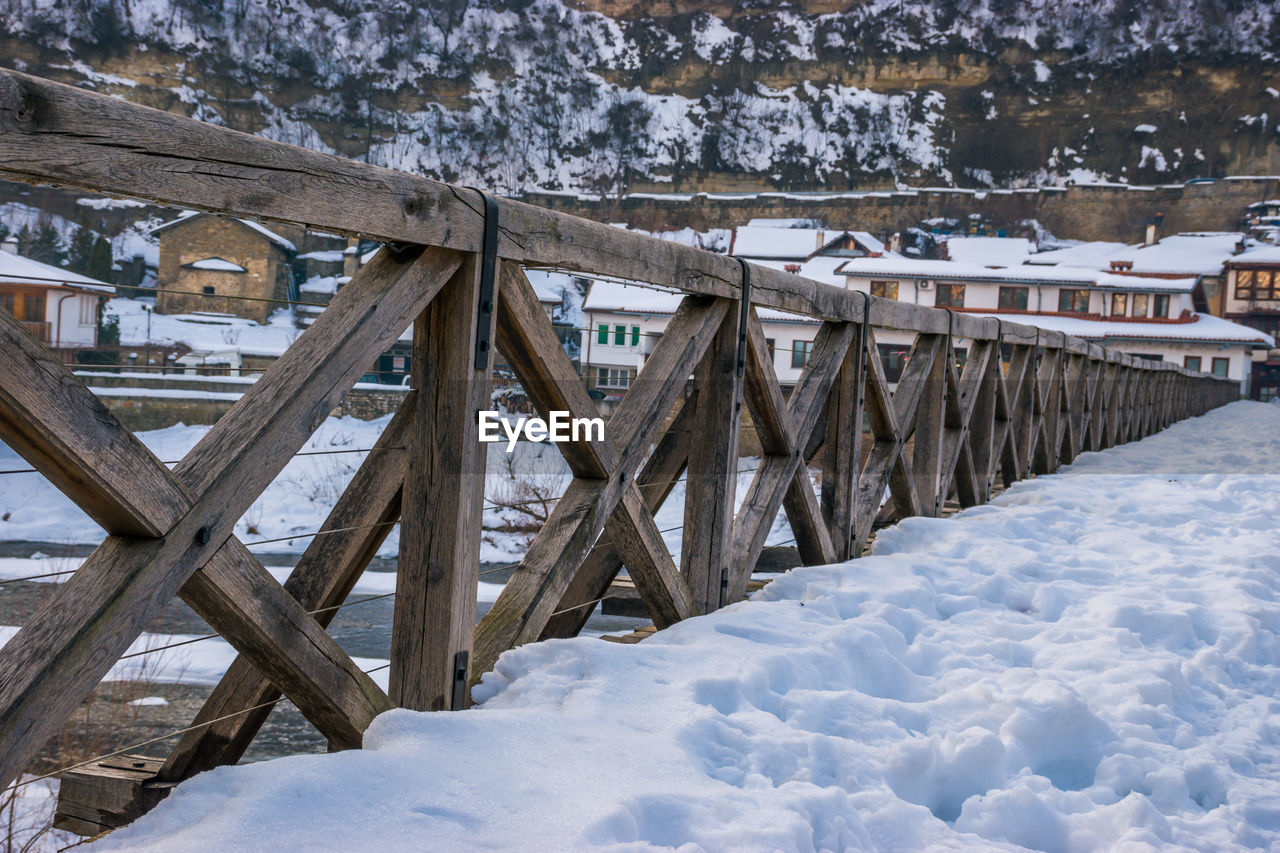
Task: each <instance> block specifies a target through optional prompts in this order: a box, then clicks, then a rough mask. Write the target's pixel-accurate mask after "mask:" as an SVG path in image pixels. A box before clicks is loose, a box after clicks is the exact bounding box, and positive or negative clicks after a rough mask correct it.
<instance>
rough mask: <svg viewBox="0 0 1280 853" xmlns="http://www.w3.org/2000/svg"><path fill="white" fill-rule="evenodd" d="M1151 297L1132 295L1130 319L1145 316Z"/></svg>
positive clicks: (1138, 294) (1141, 294) (1143, 294)
mask: <svg viewBox="0 0 1280 853" xmlns="http://www.w3.org/2000/svg"><path fill="white" fill-rule="evenodd" d="M1150 299H1151V297H1150V296H1149V295H1148V294H1146V293H1135V294H1133V310H1132V311H1130V312H1129V314H1130V316H1132V317H1145V316H1147V303H1148V302H1149V301H1150Z"/></svg>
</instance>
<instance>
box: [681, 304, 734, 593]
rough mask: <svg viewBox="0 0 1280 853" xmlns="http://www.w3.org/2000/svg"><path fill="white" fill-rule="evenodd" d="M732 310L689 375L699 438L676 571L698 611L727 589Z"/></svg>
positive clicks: (687, 488)
mask: <svg viewBox="0 0 1280 853" xmlns="http://www.w3.org/2000/svg"><path fill="white" fill-rule="evenodd" d="M735 308H736V309H737V310H735V311H730V312H728V313H726V315H725V318H724V320H722V321H721V323H720V329H719V331H718V332H717V333H716V336H715V339H714V340H713V341H712V342H711V346H710V348H708V350H707V354H706V355H705V356H704V357H703V359H702V363H701V364H699V365H698V370H697V373H696V374H695V375H694V387H695V388H696V389H697V392H698V402H697V406H698V413H697V419H698V424H699V425H700V427H701V429H700V434H699V440H698V441H695V442H693V443H692V444H691V445H690V446H689V465H688V469H687V470H686V473H685V499H684V535H683V537H682V538H681V540H680V541H681V553H680V570H681V572H682V573H683V574H684V576H685V578H686V579H687V580H688V582H689V589H690V590H691V591H692V593H693V597H694V601H695V602H696V603H697V606H698V609H699V610H700V611H701V612H703V613H710V612H712V611H713V610H718V609H719V608H720V607H722V606H724V604H726V603H727V598H726V596H727V595H728V588H729V572H730V562H729V561H730V556H729V554H730V541H729V540H730V536H731V535H732V532H733V509H734V505H735V504H734V499H735V496H736V494H737V488H738V435H739V433H740V432H741V426H742V376H741V375H739V374H738V373H737V360H738V324H739V319H738V312H739V311H741V310H742V309H741V308H740V307H738V306H735Z"/></svg>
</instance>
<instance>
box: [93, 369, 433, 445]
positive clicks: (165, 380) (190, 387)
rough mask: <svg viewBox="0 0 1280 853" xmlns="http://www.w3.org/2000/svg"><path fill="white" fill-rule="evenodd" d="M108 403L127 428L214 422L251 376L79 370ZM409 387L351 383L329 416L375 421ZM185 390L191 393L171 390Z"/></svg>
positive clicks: (397, 402) (391, 408) (393, 407)
mask: <svg viewBox="0 0 1280 853" xmlns="http://www.w3.org/2000/svg"><path fill="white" fill-rule="evenodd" d="M81 378H82V379H83V380H84V381H85V383H86V384H87V385H89V386H91V387H92V388H93V389H94V390H95V392H96V393H97V395H98V396H99V397H100V398H101V399H102V401H103V402H104V403H106V404H107V408H108V409H110V410H111V412H112V413H113V414H114V415H115V416H116V417H117V418H119V419H120V422H121V423H122V424H124V425H125V426H126V427H128V428H129V429H131V430H134V431H142V430H153V429H164V428H165V427H170V426H173V425H174V424H179V423H182V424H187V425H188V426H191V425H195V424H200V425H208V424H213V423H216V422H217V420H218V419H219V418H220V417H222V416H223V415H224V414H226V412H227V410H228V409H230V408H231V407H232V406H233V405H234V404H235V402H236V400H237V399H239V396H240V395H241V394H243V393H244V391H245V390H246V389H247V387H248V386H249V385H251V384H252V382H253V380H249V379H236V378H232V377H218V378H215V377H207V378H206V377H191V378H181V377H168V376H166V377H132V376H128V375H125V376H121V375H113V374H97V373H95V374H93V375H92V376H86V375H83V374H82V376H81ZM159 389H164V390H165V392H166V393H165V396H159V395H150V396H149V395H146V393H145V392H146V391H147V390H159ZM408 390H409V389H408V388H403V387H399V386H393V385H388V386H386V387H385V388H381V387H371V386H369V385H360V386H358V387H356V388H352V389H351V390H350V391H348V392H347V393H346V396H344V397H343V398H342V401H341V402H340V403H339V404H338V407H337V408H336V409H335V410H334V411H333V416H334V417H353V418H359V419H360V420H365V421H368V420H374V419H375V418H380V417H383V416H384V415H389V414H392V413H393V412H395V410H396V408H397V407H398V406H399V405H400V402H401V401H402V400H403V399H404V397H405V394H407V393H408ZM181 391H190V392H191V394H190V396H179V395H173V392H181Z"/></svg>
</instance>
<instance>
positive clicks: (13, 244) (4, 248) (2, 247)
mask: <svg viewBox="0 0 1280 853" xmlns="http://www.w3.org/2000/svg"><path fill="white" fill-rule="evenodd" d="M0 252H8V253H9V254H11V255H16V254H18V239H17V238H16V237H6V238H5V240H4V242H3V243H0Z"/></svg>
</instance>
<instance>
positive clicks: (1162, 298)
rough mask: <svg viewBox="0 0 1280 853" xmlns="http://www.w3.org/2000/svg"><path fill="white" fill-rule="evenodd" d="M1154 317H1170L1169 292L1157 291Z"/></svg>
mask: <svg viewBox="0 0 1280 853" xmlns="http://www.w3.org/2000/svg"><path fill="white" fill-rule="evenodd" d="M1151 316H1152V317H1168V316H1169V294H1167V293H1157V294H1156V298H1155V313H1153V314H1152V315H1151Z"/></svg>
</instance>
